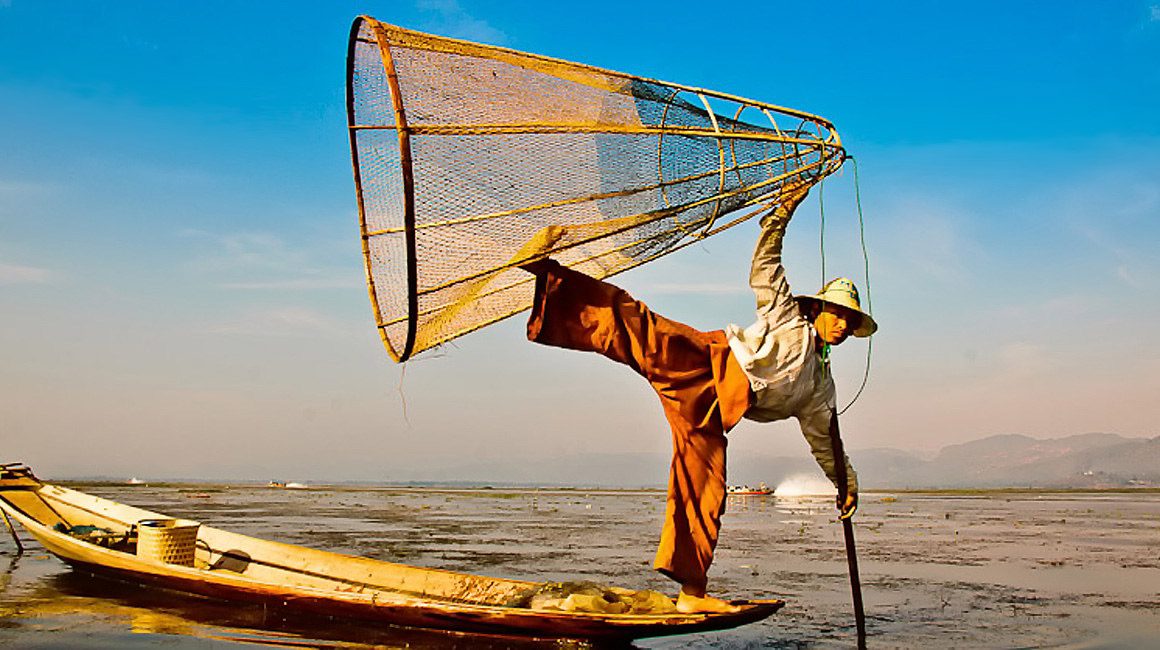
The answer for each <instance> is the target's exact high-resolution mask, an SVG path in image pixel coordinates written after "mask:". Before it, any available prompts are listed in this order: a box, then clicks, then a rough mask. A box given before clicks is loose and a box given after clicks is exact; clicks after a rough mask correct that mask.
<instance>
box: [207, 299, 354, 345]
mask: <svg viewBox="0 0 1160 650" xmlns="http://www.w3.org/2000/svg"><path fill="white" fill-rule="evenodd" d="M207 330H208V331H209V332H210V333H213V334H229V335H243V336H263V337H267V336H281V337H294V338H297V337H318V336H322V337H327V338H332V337H333V338H342V337H347V336H350V335H351V334H352V328H351V326H350V325H348V324H347V323H343V322H341V321H338V320H336V319H334V318H332V317H330V316H328V315H326V314H323V313H321V312H318V311H315V310H313V309H306V308H303V307H280V308H275V309H264V310H256V311H251V312H249V313H247V314H244V315H243V316H241V317H239V318H237V319H235V320H232V321H229V322H224V323H218V324H216V325H210V326H209V327H208V328H207Z"/></svg>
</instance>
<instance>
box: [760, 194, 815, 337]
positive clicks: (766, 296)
mask: <svg viewBox="0 0 1160 650" xmlns="http://www.w3.org/2000/svg"><path fill="white" fill-rule="evenodd" d="M808 192H809V187H808V186H798V187H791V188H787V189H786V190H783V191H782V196H781V198H780V200H779V201H778V204H777V207H775V208H774V209H772V210H770V211H769V212H767V213H765V214H764V215H762V217H761V234H760V235H758V237H757V246H756V248H755V249H754V251H753V263H752V265H751V266H750V268H749V286H750V287H751V288H752V289H753V295H754V296H755V297H756V298H757V314H758V315H759V316H761V317H763V318H765V319H766V320H767V321H768V322H769V324H770V326H771V327H774V328H776V327H777V326H779V325H781V324H782V323H784V322H786V321H788V320H790V319H791V318H793V317H794V316H796V315H797V313H798V310H797V303H795V302H794V299H793V293H792V292H791V291H790V288H789V281H788V280H787V279H786V277H785V267H784V266H782V263H781V247H782V240H784V239H785V229H786V226H788V225H789V221H790V219H791V218H792V217H793V213H794V210H796V209H797V206H798V205H799V204H800V203H801V202H802V201H803V200H805V198H806V194H807V193H808Z"/></svg>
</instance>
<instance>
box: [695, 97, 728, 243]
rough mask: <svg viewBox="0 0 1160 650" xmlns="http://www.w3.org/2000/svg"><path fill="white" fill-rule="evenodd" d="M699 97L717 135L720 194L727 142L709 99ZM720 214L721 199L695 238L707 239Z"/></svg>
mask: <svg viewBox="0 0 1160 650" xmlns="http://www.w3.org/2000/svg"><path fill="white" fill-rule="evenodd" d="M697 97H698V98H699V99H700V100H701V104H702V105H703V106H704V107H705V112H706V113H707V114H708V115H709V121H710V122H711V123H712V124H713V132H714V133H716V134H717V164H718V171H717V193H718V194H720V193H722V192H724V191H725V142H724V140H722V139H721V125H720V124H718V123H717V114H716V113H714V112H713V108H712V107H711V106H709V99H708V98H707V97H705V95H704V94H702V93H697ZM719 214H721V199H720V198H718V199H717V201H716V202H715V203H714V204H713V214H711V215H709V223H707V224H705V228H704V229H703V230H701V232H699V233H697V234H696V235H694V236H695V237H696V238H697V239H704V238H705V237H707V236H708V233H709V231H710V230H711V229H712V228H713V224H714V223H716V221H717V216H718V215H719Z"/></svg>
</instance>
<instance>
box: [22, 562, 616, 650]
mask: <svg viewBox="0 0 1160 650" xmlns="http://www.w3.org/2000/svg"><path fill="white" fill-rule="evenodd" d="M13 564H15V561H14V562H13ZM22 600H23V603H22V605H23V607H22V608H21V609H22V611H21V615H22V616H21V618H24V619H32V620H37V619H39V620H52V619H56V618H59V617H62V616H76V615H77V614H81V613H83V615H84V616H86V617H90V618H98V619H101V621H100V622H101V623H102V625H104V626H115V627H119V628H122V629H124V630H127V632H128V634H133V635H139V634H141V635H154V636H161V635H164V636H167V637H184V638H187V639H189V644H190V645H198V644H196V643H195V642H194V641H193V640H194V639H212V640H217V641H222V642H227V643H239V644H263V645H273V646H279V647H321V648H328V647H334V648H338V647H342V648H351V647H375V648H420V649H422V648H432V649H434V648H438V649H441V650H445V649H448V648H481V649H483V650H488V649H490V648H496V649H498V648H527V649H533V648H535V649H539V648H589V647H595V646H592V645H590V644H583V643H578V642H564V643H560V642H557V641H555V640H535V639H523V638H515V637H504V636H498V635H495V636H487V635H479V634H471V635H468V634H459V633H452V632H438V631H429V630H419V629H412V628H401V627H393V626H386V625H374V624H369V623H364V622H354V621H344V620H333V619H330V618H327V617H319V616H306V615H302V614H299V613H293V614H292V615H290V616H284V615H283V614H282V612H281V611H273V610H269V609H267V608H265V607H263V606H261V605H250V604H239V603H222V602H217V601H211V600H207V599H203V598H197V597H191V596H186V595H183V594H178V593H173V592H158V591H157V590H153V589H149V588H145V587H140V586H137V585H134V584H128V583H124V582H119V581H116V580H112V579H109V578H105V577H102V576H95V575H90V574H88V573H85V572H81V571H65V572H63V573H59V574H57V575H53V576H51V577H49V578H47V579H46V580H44V581H43V582H42V583H41V584H40V586H39V587H38V588H37V589H36V590H35V591H34V592H33V593H30V594H27V595H26V596H25V597H24V598H23V599H22ZM173 643H177V645H178V647H181V643H180V639H171V640H167V641H166V645H171V644H173ZM199 647H200V645H199ZM629 647H631V646H629Z"/></svg>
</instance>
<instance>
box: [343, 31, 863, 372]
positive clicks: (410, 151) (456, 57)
mask: <svg viewBox="0 0 1160 650" xmlns="http://www.w3.org/2000/svg"><path fill="white" fill-rule="evenodd" d="M347 116H348V126H349V133H350V145H351V156H352V159H353V164H354V179H355V189H356V195H357V198H358V209H359V224H360V231H361V234H362V248H363V258H364V261H365V266H366V275H367V287H368V291H369V294H370V299H371V304H372V307H373V309H374V313H375V321H376V325H377V327H378V329H379V332H380V334H381V336H382V339H383V343H384V345H385V346H386V349H387V352H388V353H389V354H390V356H391V358H392V359H394V360H395V361H399V362H401V361H405V360H407V359H408V358H410V357H412V356H413V355H415V354H417V353H419V352H422V351H423V350H426V349H429V348H431V347H434V346H437V345H439V344H442V343H445V342H447V341H450V340H452V339H454V338H456V337H458V336H462V335H463V334H466V333H468V332H471V331H474V330H476V329H479V328H481V327H485V326H487V325H489V324H492V323H495V322H497V321H500V320H502V319H504V318H507V317H509V316H512V315H514V314H516V313H519V312H520V311H523V310H524V309H527V308H528V307H529V306H530V305H531V301H532V294H533V289H534V281H533V277H532V276H531V275H530V274H528V273H526V272H524V271H522V270H520V269H519V268H518V267H519V266H520V265H521V264H524V263H527V262H529V261H532V260H535V259H540V258H543V257H547V256H551V257H552V258H554V259H556V260H557V261H559V262H561V263H562V264H565V265H567V266H570V267H573V268H576V269H578V270H580V271H582V272H584V273H587V274H588V275H591V276H593V277H597V278H605V277H608V276H610V275H613V274H615V273H619V272H621V271H625V270H627V269H630V268H633V267H636V266H639V265H641V264H644V263H646V262H649V261H651V260H654V259H656V258H658V257H661V256H662V255H667V254H669V253H671V252H673V251H675V250H679V249H680V248H683V247H684V246H687V245H689V244H691V243H694V242H696V241H698V240H700V239H703V238H705V237H708V236H711V235H713V234H716V233H718V232H721V231H723V230H725V229H727V228H730V227H732V226H734V225H737V224H738V223H741V222H743V221H745V220H746V219H748V218H750V217H752V216H753V215H754V214H757V213H758V212H760V211H762V210H764V209H766V208H768V207H771V206H772V205H773V204H775V203H776V201H777V196H778V193H779V192H780V190H781V188H782V187H783V186H784V185H786V184H787V183H800V182H806V183H816V182H818V181H819V180H821V179H822V178H824V177H825V176H826V175H828V174H832V173H834V172H835V171H837V170H838V168H839V167H841V165H842V162H843V161H844V160H845V151H844V150H843V148H842V143H841V140H840V138H839V137H838V134H837V132H836V131H835V130H834V127H833V125H832V124H831V123H830V122H829V121H827V120H825V119H824V118H821V117H819V116H816V115H811V114H809V113H804V112H802V111H797V110H793V109H789V108H784V107H780V106H775V105H773V104H767V103H764V102H759V101H754V100H749V99H744V98H741V97H736V96H733V95H729V94H726V93H720V92H716V91H712V90H706V89H702V88H694V87H691V86H684V85H681V84H675V83H668V82H663V81H656V80H652V79H646V78H643V77H637V76H633V75H629V74H624V73H620V72H613V71H610V70H604V69H600V68H596V67H592V66H587V65H583V64H578V63H571V62H568V61H562V60H559V59H553V58H549V57H545V56H539V55H535V54H527V53H523V52H518V51H515V50H510V49H506V48H500V47H493V46H488V45H481V44H478V43H471V42H467V41H460V40H455V39H450V38H444V37H440V36H433V35H430V34H424V33H421V32H415V31H411V30H406V29H402V28H400V27H395V26H392V25H388V24H385V23H382V22H379V21H377V20H375V19H373V18H370V17H367V16H361V17H359V18H357V19H356V20H355V22H354V25H353V26H352V27H351V33H350V42H349V50H348V58H347ZM755 207H756V209H754V208H755ZM747 209H748V211H746V210H747ZM726 215H728V216H727V217H726Z"/></svg>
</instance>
